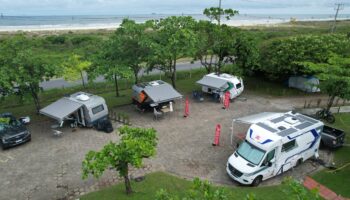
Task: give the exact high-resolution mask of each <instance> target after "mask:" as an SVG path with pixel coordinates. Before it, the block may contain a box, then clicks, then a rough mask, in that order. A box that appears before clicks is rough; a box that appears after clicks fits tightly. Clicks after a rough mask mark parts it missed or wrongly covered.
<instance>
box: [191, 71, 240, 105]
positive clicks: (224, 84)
mask: <svg viewBox="0 0 350 200" xmlns="http://www.w3.org/2000/svg"><path fill="white" fill-rule="evenodd" d="M197 83H198V84H199V85H201V86H202V91H203V92H204V93H209V94H213V95H216V96H217V97H220V96H222V95H223V94H224V93H225V92H227V91H229V92H230V99H234V98H236V97H238V96H239V95H240V94H241V93H242V92H243V90H244V85H243V80H242V79H241V78H239V77H237V76H233V75H230V74H225V73H224V74H216V73H211V74H207V75H205V76H204V77H203V78H202V79H201V80H199V81H197Z"/></svg>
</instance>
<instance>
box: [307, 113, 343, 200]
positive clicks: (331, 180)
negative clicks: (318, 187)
mask: <svg viewBox="0 0 350 200" xmlns="http://www.w3.org/2000/svg"><path fill="white" fill-rule="evenodd" d="M333 126H334V127H337V128H340V129H342V130H344V131H345V132H346V143H347V144H350V114H349V113H347V114H338V115H337V116H336V122H335V124H334V125H333ZM334 162H335V164H336V166H337V167H342V166H344V165H346V164H348V163H350V146H344V147H342V148H339V149H336V150H334ZM313 178H314V179H315V180H317V181H318V182H320V183H321V184H323V185H325V186H327V187H328V188H330V189H332V190H333V191H334V192H336V193H338V194H340V195H342V196H344V197H348V198H350V164H349V165H347V167H344V168H343V169H341V170H339V171H336V172H330V170H328V169H325V170H323V171H320V172H318V173H316V174H314V175H313Z"/></svg>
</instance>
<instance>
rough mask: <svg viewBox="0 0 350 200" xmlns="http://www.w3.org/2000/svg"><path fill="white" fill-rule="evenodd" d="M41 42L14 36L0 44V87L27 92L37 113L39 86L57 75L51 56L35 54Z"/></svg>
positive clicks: (38, 107) (22, 36)
mask: <svg viewBox="0 0 350 200" xmlns="http://www.w3.org/2000/svg"><path fill="white" fill-rule="evenodd" d="M38 45H41V41H40V40H39V39H36V38H27V37H25V36H24V35H16V36H14V37H11V38H8V39H7V40H5V41H3V42H2V43H1V44H0V52H2V53H1V55H0V63H1V66H0V71H1V72H2V73H1V74H0V84H1V85H0V87H2V88H6V89H9V88H14V87H15V86H17V87H19V88H21V89H22V90H23V91H25V90H28V91H29V92H30V94H31V96H32V98H33V100H34V103H35V106H36V109H37V112H39V109H40V107H41V106H40V100H39V97H38V93H39V92H40V87H39V84H40V83H41V82H43V81H44V80H49V79H50V78H52V77H54V76H55V75H56V74H57V73H58V69H57V68H56V66H55V63H52V59H51V56H48V55H45V54H44V55H42V54H39V53H36V51H37V46H38Z"/></svg>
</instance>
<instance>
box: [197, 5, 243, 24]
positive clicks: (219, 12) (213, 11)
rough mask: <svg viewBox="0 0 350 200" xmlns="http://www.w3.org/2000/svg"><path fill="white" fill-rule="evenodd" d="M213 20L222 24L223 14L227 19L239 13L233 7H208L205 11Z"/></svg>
mask: <svg viewBox="0 0 350 200" xmlns="http://www.w3.org/2000/svg"><path fill="white" fill-rule="evenodd" d="M203 14H204V15H206V16H207V17H208V18H209V19H210V20H211V21H214V20H215V21H217V22H218V23H219V24H220V21H221V16H224V17H225V18H226V19H227V20H230V19H231V18H232V17H233V16H235V15H237V14H238V11H237V10H233V9H223V8H219V7H211V8H206V9H204V11H203Z"/></svg>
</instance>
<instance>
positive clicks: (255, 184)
mask: <svg viewBox="0 0 350 200" xmlns="http://www.w3.org/2000/svg"><path fill="white" fill-rule="evenodd" d="M261 182H262V176H258V177H256V178H255V179H254V181H253V182H252V186H254V187H256V186H258V185H260V183H261Z"/></svg>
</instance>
